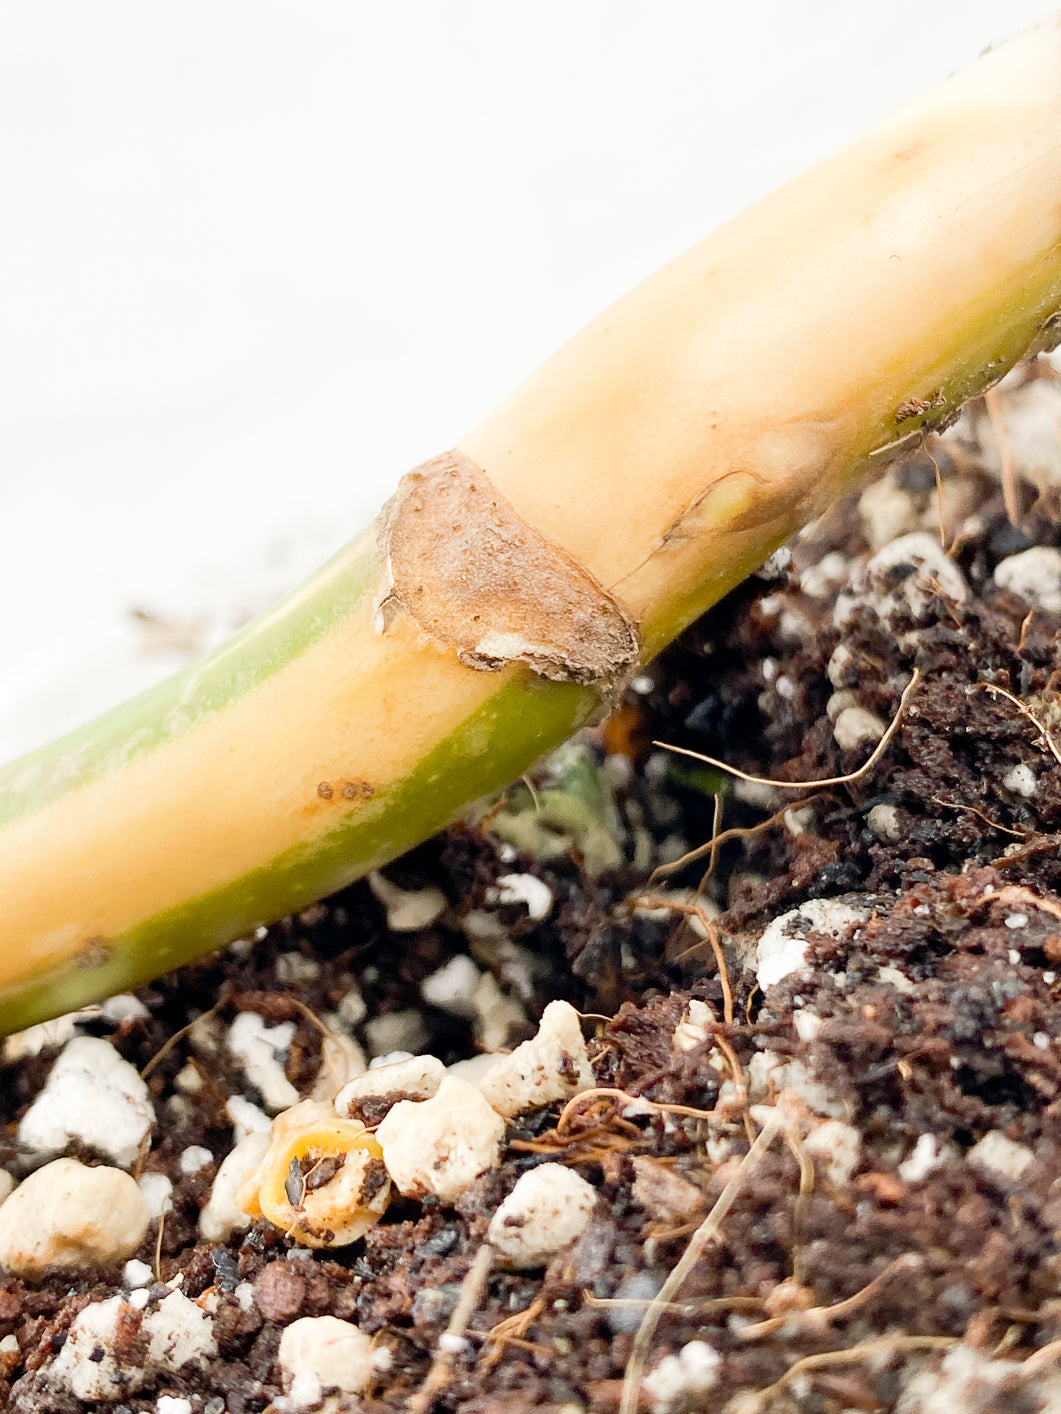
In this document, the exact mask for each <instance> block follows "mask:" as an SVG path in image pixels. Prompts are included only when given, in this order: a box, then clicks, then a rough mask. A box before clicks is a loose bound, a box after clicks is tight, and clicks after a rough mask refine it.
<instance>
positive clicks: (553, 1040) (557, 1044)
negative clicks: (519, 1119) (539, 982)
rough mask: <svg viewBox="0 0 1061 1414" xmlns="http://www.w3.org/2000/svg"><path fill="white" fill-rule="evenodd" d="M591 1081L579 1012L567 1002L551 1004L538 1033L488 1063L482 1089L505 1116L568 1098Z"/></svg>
mask: <svg viewBox="0 0 1061 1414" xmlns="http://www.w3.org/2000/svg"><path fill="white" fill-rule="evenodd" d="M592 1085H593V1071H592V1069H591V1068H590V1063H589V1057H588V1055H587V1053H586V1042H585V1040H584V1039H583V1036H582V1025H581V1023H580V1021H579V1017H578V1012H577V1011H576V1010H575V1008H574V1007H573V1006H571V1005H570V1003H569V1002H550V1003H549V1005H548V1006H547V1007H546V1008H545V1011H544V1012H543V1013H542V1019H541V1023H540V1024H539V1026H538V1031H537V1034H536V1035H534V1036H532V1037H531V1039H530V1040H529V1041H524V1042H523V1044H522V1045H521V1046H517V1047H516V1049H515V1050H514V1051H513V1052H512V1054H511V1055H509V1056H503V1057H502V1058H501V1060H499V1061H498V1062H497V1064H496V1065H495V1066H492V1067H491V1069H490V1070H489V1071H488V1072H487V1074H486V1075H485V1076H484V1077H483V1079H482V1081H481V1085H480V1088H481V1089H482V1092H483V1094H484V1095H485V1096H486V1098H487V1100H488V1101H489V1102H490V1104H491V1105H493V1107H494V1109H495V1110H497V1112H498V1114H502V1115H504V1116H505V1117H506V1118H509V1117H511V1116H512V1115H517V1114H521V1113H522V1112H523V1111H524V1110H530V1109H537V1108H540V1107H541V1106H542V1105H551V1104H553V1103H555V1101H557V1100H569V1099H571V1097H572V1096H573V1095H578V1094H581V1092H582V1091H583V1090H588V1089H590V1087H591V1086H592Z"/></svg>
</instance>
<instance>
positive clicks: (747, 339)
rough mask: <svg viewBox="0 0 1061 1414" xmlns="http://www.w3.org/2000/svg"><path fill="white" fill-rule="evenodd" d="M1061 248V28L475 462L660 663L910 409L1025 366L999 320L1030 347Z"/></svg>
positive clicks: (546, 397)
mask: <svg viewBox="0 0 1061 1414" xmlns="http://www.w3.org/2000/svg"><path fill="white" fill-rule="evenodd" d="M1059 241H1061V24H1059V22H1058V20H1056V19H1055V20H1053V21H1051V22H1049V23H1048V24H1047V25H1044V26H1041V27H1039V28H1037V29H1035V30H1032V31H1030V32H1029V33H1027V34H1025V35H1022V36H1021V37H1020V38H1018V39H1016V40H1013V41H1011V42H1010V43H1009V44H1007V45H1005V46H1003V47H1002V48H1001V49H999V50H997V51H994V52H993V53H991V54H988V55H987V56H986V57H985V58H983V59H981V60H980V61H979V62H978V63H977V64H976V65H974V66H973V68H972V69H970V70H968V71H966V72H965V73H963V74H961V75H959V76H958V77H956V78H954V79H952V80H950V81H949V82H948V83H947V84H945V85H943V86H942V87H941V88H940V89H938V90H937V91H936V92H935V93H933V94H932V95H930V96H929V97H928V98H927V99H925V100H922V101H921V102H919V103H918V104H916V105H914V106H912V107H909V108H907V109H904V110H901V111H900V112H899V113H898V114H896V115H895V116H894V117H892V118H891V119H890V120H888V121H887V122H885V123H883V124H881V125H879V126H878V127H877V128H875V129H873V130H872V131H871V132H870V133H869V134H867V136H866V137H864V138H863V139H862V140H860V141H859V142H858V143H856V144H855V146H854V147H852V148H850V149H848V150H846V151H845V152H843V153H842V154H840V155H838V156H836V157H833V158H831V159H830V160H828V161H825V162H823V163H822V164H821V165H820V166H818V167H816V168H815V169H813V170H812V171H811V172H809V173H807V174H806V175H804V176H803V177H801V178H799V179H798V180H797V181H796V182H794V183H792V184H791V185H789V186H788V187H785V188H783V189H781V190H780V191H778V192H776V193H775V194H774V195H772V196H770V197H768V198H767V199H766V200H765V201H762V202H760V203H759V204H758V205H757V206H755V207H753V208H751V209H750V210H749V211H747V212H745V213H744V214H743V215H741V216H739V217H738V218H737V219H736V220H734V221H732V222H731V223H730V224H729V225H728V226H726V227H724V228H723V229H722V230H721V231H719V232H717V233H716V234H715V235H712V236H710V237H709V238H708V239H707V240H705V241H703V242H702V243H701V244H700V245H698V246H696V247H694V248H693V249H692V250H691V251H689V252H688V253H686V254H685V255H683V256H681V257H680V258H679V259H678V260H676V261H674V262H673V263H672V264H671V265H669V266H667V267H666V268H664V269H663V270H661V271H660V272H659V273H658V274H656V275H654V276H652V277H651V278H650V279H649V280H647V281H645V283H644V284H642V285H640V286H639V287H638V288H637V289H635V290H634V291H632V292H631V293H630V294H629V295H627V296H626V297H625V298H623V299H621V300H620V301H619V302H618V303H617V304H615V305H614V306H612V308H611V309H609V310H607V311H606V312H605V313H604V314H603V315H601V316H600V317H599V318H598V319H597V320H595V321H594V322H593V323H592V324H590V325H589V326H588V327H587V328H586V329H585V330H583V331H582V332H581V333H580V334H579V335H577V336H576V337H575V338H574V339H573V340H572V341H571V342H570V343H569V344H568V345H567V346H566V347H564V348H563V349H561V350H560V351H559V352H558V353H557V354H556V355H555V356H554V357H553V358H552V359H550V360H549V361H548V362H547V363H546V364H545V365H544V366H543V367H542V368H541V369H540V370H539V371H538V372H537V373H536V374H534V375H533V376H532V377H531V378H530V379H529V380H528V381H527V382H526V383H524V384H523V386H522V387H520V388H519V389H518V390H517V391H516V392H515V394H513V396H511V397H510V398H509V399H508V400H507V401H506V402H505V403H503V404H502V405H501V406H500V407H499V408H498V409H497V411H496V412H495V413H494V414H493V415H492V416H490V417H488V418H487V419H486V421H485V422H483V423H481V424H480V425H479V426H478V427H477V428H475V430H474V431H473V432H472V433H471V434H470V435H469V436H467V437H466V438H465V439H464V440H463V441H462V443H461V447H462V449H463V450H464V451H465V452H466V453H467V454H468V455H469V456H470V457H471V458H472V459H473V460H474V461H476V462H478V464H479V465H480V466H482V467H484V468H485V469H486V471H487V472H488V474H489V475H490V477H491V478H492V479H493V480H494V481H495V483H496V484H497V485H498V486H499V488H500V489H501V490H502V491H503V492H504V494H505V495H506V496H507V497H508V498H509V500H510V501H511V502H512V503H513V504H514V505H515V507H516V509H517V511H518V512H519V513H520V514H521V515H522V516H523V517H524V518H525V519H527V520H528V521H529V522H530V523H531V524H532V525H534V526H536V527H537V528H538V529H539V530H541V531H542V532H544V534H546V535H547V536H549V537H550V538H551V539H552V540H554V541H555V542H556V543H557V544H559V545H562V546H563V548H564V549H565V550H567V551H568V553H569V554H571V555H572V556H573V557H574V558H575V559H577V560H579V561H580V562H581V563H583V564H584V565H585V566H586V567H587V568H588V569H589V570H590V572H591V573H592V574H594V575H595V576H596V577H597V578H598V579H599V580H600V581H601V583H603V584H604V585H605V586H607V587H608V588H609V589H612V590H613V591H614V592H615V593H616V595H617V597H618V598H619V599H620V601H621V602H622V603H623V604H624V606H625V607H626V608H627V610H628V611H629V612H630V613H631V614H632V616H633V617H634V619H635V620H642V621H645V622H646V623H647V624H648V625H649V630H648V633H647V639H648V643H649V645H650V647H658V646H659V642H658V636H657V635H654V634H653V632H652V631H651V624H652V623H653V622H654V621H656V620H657V619H658V618H659V615H660V612H661V606H666V605H667V603H668V602H669V601H672V600H674V598H675V597H676V596H678V597H682V596H690V602H689V606H688V610H687V612H686V613H685V614H684V617H686V618H687V617H689V616H690V615H691V614H692V613H693V612H697V611H699V609H701V608H703V607H704V606H705V605H706V603H708V602H710V599H711V597H712V596H713V594H714V588H715V586H717V582H718V579H719V573H718V561H719V558H720V556H721V558H722V560H723V562H724V563H728V562H729V561H732V559H733V554H732V552H731V549H730V544H729V543H728V542H729V539H730V537H731V536H732V534H733V533H734V532H737V533H738V536H739V535H740V533H742V532H748V531H753V532H756V533H755V534H754V535H753V536H752V539H753V540H754V541H755V542H756V543H757V544H761V541H762V539H763V532H764V531H765V532H766V533H767V538H769V539H772V540H773V541H777V540H780V539H781V538H782V537H783V536H784V535H786V534H788V533H790V532H791V531H793V530H795V529H796V528H798V526H799V525H801V524H802V523H804V522H805V521H806V520H807V519H809V518H810V517H811V515H813V514H814V513H816V512H817V511H818V510H820V509H821V508H822V507H823V506H824V505H825V504H826V503H827V502H828V501H829V499H830V498H831V497H833V496H834V495H835V494H836V493H837V492H838V491H839V490H841V489H843V486H844V485H845V484H846V483H847V482H848V481H849V480H850V477H851V475H852V468H853V467H854V468H856V469H857V465H858V463H859V462H860V460H861V459H863V458H864V457H865V456H866V455H867V454H868V453H869V452H871V451H872V450H873V449H874V444H876V445H882V444H885V443H888V442H890V441H892V440H894V439H895V438H897V437H898V436H900V435H901V434H902V433H904V432H907V431H910V430H913V429H914V428H916V426H917V425H918V422H920V421H921V420H922V418H920V417H918V416H917V415H916V414H915V415H913V416H911V415H910V411H909V408H903V406H902V405H903V404H904V403H907V401H908V400H909V399H911V398H920V399H922V400H924V401H926V402H931V401H932V400H933V399H934V398H939V399H940V400H941V401H940V403H939V404H938V406H942V400H944V399H945V400H946V401H947V402H948V403H951V402H953V401H954V398H955V397H956V396H957V397H959V398H961V397H967V396H969V394H970V393H971V392H975V391H979V387H978V386H977V381H979V386H980V387H982V386H983V383H984V382H985V381H987V382H990V381H992V379H993V376H998V374H999V373H1000V372H1002V371H1004V366H1005V365H1006V364H1008V363H1011V362H1012V361H1013V360H1014V359H1015V358H1016V357H1018V356H1019V355H1020V353H1021V352H1023V349H1021V348H1016V347H1010V346H1007V345H1006V334H1005V331H1004V330H1003V333H1002V335H1001V336H1000V334H999V330H1000V329H1003V325H1004V320H1003V319H1002V317H1001V315H1000V311H1009V313H1010V315H1011V316H1012V319H1013V321H1014V322H1016V321H1019V320H1020V319H1021V318H1025V319H1026V320H1027V321H1029V332H1028V334H1027V337H1026V338H1025V339H1024V344H1025V346H1026V345H1027V343H1029V342H1030V341H1031V337H1032V333H1033V332H1034V324H1035V321H1036V320H1037V319H1038V318H1040V317H1045V316H1046V315H1048V314H1049V313H1051V312H1052V310H1053V308H1054V307H1056V300H1057V298H1058V294H1059V291H1061V251H1059ZM1011 328H1012V326H1011ZM992 339H994V340H995V341H996V344H1001V346H1000V347H996V348H993V347H992V342H991V341H992ZM1010 344H1012V339H1010ZM995 359H997V360H999V363H1000V365H1001V366H999V367H997V368H996V370H995V371H994V373H993V372H992V370H991V369H990V368H988V369H987V370H986V372H983V371H982V369H981V368H979V367H977V366H976V365H977V363H980V364H982V363H983V362H988V363H990V362H991V361H992V360H995ZM932 416H933V413H932V411H931V410H929V412H928V417H929V419H930V420H931V418H932ZM690 512H692V514H690ZM664 547H665V553H663V554H660V553H659V552H660V550H661V549H662V548H664ZM736 549H737V554H738V557H739V556H740V554H741V553H742V551H741V547H740V545H739V544H738V545H737V547H736ZM749 567H750V566H749ZM697 586H703V590H702V592H701V591H700V590H699V589H698V588H697ZM676 627H680V625H677V626H675V625H673V624H668V625H667V631H666V632H665V633H664V634H663V635H662V636H663V637H666V636H668V634H669V632H670V631H672V630H674V631H676Z"/></svg>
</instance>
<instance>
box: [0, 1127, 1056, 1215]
mask: <svg viewBox="0 0 1061 1414" xmlns="http://www.w3.org/2000/svg"><path fill="white" fill-rule="evenodd" d="M966 1158H967V1159H968V1160H969V1163H970V1164H971V1165H972V1166H973V1168H976V1169H979V1170H980V1171H981V1172H982V1173H987V1174H992V1175H994V1176H995V1177H998V1178H1003V1179H1006V1180H1007V1181H1008V1182H1010V1183H1015V1182H1017V1180H1018V1179H1019V1178H1020V1176H1021V1175H1022V1174H1023V1172H1024V1170H1025V1169H1026V1168H1027V1167H1028V1165H1029V1164H1030V1163H1031V1162H1032V1160H1033V1159H1034V1158H1035V1155H1034V1154H1033V1153H1032V1151H1031V1150H1030V1149H1029V1148H1028V1147H1027V1146H1026V1145H1024V1144H1016V1143H1014V1141H1013V1140H1012V1139H1007V1138H1006V1136H1005V1135H1004V1134H1003V1133H1002V1131H1001V1130H999V1129H989V1130H988V1131H987V1133H986V1134H985V1135H984V1137H983V1138H982V1139H980V1140H979V1141H978V1142H977V1143H975V1144H974V1145H973V1147H972V1148H971V1149H970V1150H969V1152H968V1154H967V1155H966ZM3 1211H4V1210H3V1208H0V1217H2V1216H3Z"/></svg>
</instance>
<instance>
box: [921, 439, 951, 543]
mask: <svg viewBox="0 0 1061 1414" xmlns="http://www.w3.org/2000/svg"><path fill="white" fill-rule="evenodd" d="M922 448H923V450H924V453H925V456H926V457H928V459H929V461H930V462H931V463H932V470H933V471H934V472H935V473H936V519H937V520H938V522H939V548H940V549H941V550H942V551H943V553H944V554H947V526H946V512H945V510H944V506H943V473H942V472H941V471H940V469H939V462H938V461H937V460H936V458H935V456H934V455H933V452H932V448H931V447H930V446H929V443H928V439H927V438H926V440H925V441H924V442H923V443H922Z"/></svg>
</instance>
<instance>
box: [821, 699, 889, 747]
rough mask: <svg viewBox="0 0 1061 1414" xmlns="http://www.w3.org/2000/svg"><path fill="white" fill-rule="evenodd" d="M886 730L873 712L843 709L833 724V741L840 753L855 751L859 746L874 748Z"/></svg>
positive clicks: (862, 709) (863, 708) (863, 709)
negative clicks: (871, 746)
mask: <svg viewBox="0 0 1061 1414" xmlns="http://www.w3.org/2000/svg"><path fill="white" fill-rule="evenodd" d="M886 730H887V728H886V726H885V724H884V723H883V722H882V721H881V719H880V718H879V717H878V716H877V714H876V713H875V712H870V711H867V709H866V708H865V707H845V708H844V709H843V711H842V712H840V713H839V714H838V716H837V718H836V721H835V722H834V723H833V740H834V741H835V742H836V744H837V746H838V747H839V748H840V750H841V751H857V750H858V748H859V747H860V746H869V745H871V744H872V745H873V746H876V744H877V742H878V741H880V739H881V737H882V736H883V735H884V733H885V731H886Z"/></svg>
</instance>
